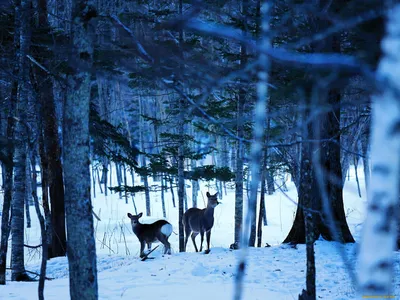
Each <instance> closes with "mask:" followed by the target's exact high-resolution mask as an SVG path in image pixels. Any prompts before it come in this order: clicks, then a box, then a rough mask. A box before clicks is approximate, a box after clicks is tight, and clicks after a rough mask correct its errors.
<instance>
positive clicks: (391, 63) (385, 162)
mask: <svg viewBox="0 0 400 300" xmlns="http://www.w3.org/2000/svg"><path fill="white" fill-rule="evenodd" d="M382 48H383V57H382V60H381V62H380V64H379V67H378V71H377V72H378V75H379V77H380V78H381V79H382V80H383V81H382V82H383V85H382V86H383V88H384V89H385V90H384V91H383V92H382V93H381V94H379V95H375V96H374V97H373V98H372V100H373V106H372V131H371V162H372V177H371V181H370V186H369V191H368V201H369V203H368V212H367V218H366V220H365V223H364V228H363V235H362V241H361V247H360V253H359V261H358V264H359V269H358V271H359V272H358V281H359V292H360V293H361V295H363V296H385V295H386V296H387V295H390V293H391V288H392V279H393V250H395V247H396V238H397V225H398V224H397V222H398V212H399V210H398V207H399V194H398V192H399V179H400V178H399V171H400V170H399V164H400V156H399V153H400V97H399V91H400V82H399V80H398V78H399V70H400V5H396V6H395V7H394V9H393V10H389V18H388V23H387V34H386V37H385V38H384V40H383V41H382Z"/></svg>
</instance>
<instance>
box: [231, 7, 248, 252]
mask: <svg viewBox="0 0 400 300" xmlns="http://www.w3.org/2000/svg"><path fill="white" fill-rule="evenodd" d="M245 14H246V12H245V11H244V12H243V15H245ZM246 63H247V48H246V45H245V44H242V45H241V49H240V66H241V67H244V66H245V65H246ZM245 102H246V90H245V89H244V88H243V87H240V90H239V96H238V101H237V115H236V120H237V129H236V133H237V138H238V140H237V141H236V168H235V169H236V172H235V220H234V222H235V232H234V241H233V248H235V249H237V248H239V246H240V240H241V235H242V234H241V232H242V223H243V177H244V173H243V164H244V163H243V157H244V145H243V141H242V139H243V137H244V105H245ZM246 243H247V242H246Z"/></svg>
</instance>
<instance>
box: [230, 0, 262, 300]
mask: <svg viewBox="0 0 400 300" xmlns="http://www.w3.org/2000/svg"><path fill="white" fill-rule="evenodd" d="M259 3H260V4H259V5H260V10H261V28H262V34H261V45H260V46H261V49H262V50H263V51H267V50H268V49H269V48H270V40H269V21H270V20H269V14H268V10H269V3H268V2H267V0H265V1H263V2H262V5H261V1H260V2H259ZM247 5H248V3H243V11H244V15H245V16H246V12H247V9H246V6H247ZM258 55H259V63H260V67H259V70H258V73H257V77H258V78H257V79H258V81H257V102H256V105H255V107H254V114H253V115H254V129H253V142H252V144H251V161H250V168H251V186H250V197H249V201H248V210H247V214H246V222H245V224H244V230H243V236H242V240H241V243H240V247H241V250H240V256H239V261H238V268H237V272H236V278H235V292H234V299H235V300H240V299H241V297H242V293H243V277H244V273H245V268H246V255H247V244H249V246H254V243H255V234H254V236H253V239H251V240H249V237H250V232H251V230H252V227H253V230H254V233H255V219H256V210H257V194H258V186H259V183H260V161H262V158H263V145H264V142H265V138H264V130H265V123H266V120H267V117H266V114H267V97H268V85H267V83H268V71H269V61H268V58H267V55H266V54H265V53H264V52H260V53H259V54H258ZM261 165H262V164H261Z"/></svg>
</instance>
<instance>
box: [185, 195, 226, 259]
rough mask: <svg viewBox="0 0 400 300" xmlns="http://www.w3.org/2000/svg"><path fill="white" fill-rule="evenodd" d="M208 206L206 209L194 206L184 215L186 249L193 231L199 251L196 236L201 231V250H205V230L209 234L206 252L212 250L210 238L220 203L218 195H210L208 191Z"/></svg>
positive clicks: (195, 246)
mask: <svg viewBox="0 0 400 300" xmlns="http://www.w3.org/2000/svg"><path fill="white" fill-rule="evenodd" d="M206 195H207V198H208V201H207V207H206V208H204V209H199V208H195V207H192V208H190V209H188V210H187V211H186V212H185V214H184V215H183V220H182V223H183V227H184V228H185V251H186V245H187V242H188V239H189V235H190V233H192V241H193V245H194V248H195V249H196V252H199V251H198V249H197V245H196V241H195V238H196V236H197V235H198V234H199V233H200V237H201V244H200V252H201V251H202V250H203V240H204V232H206V234H207V250H206V251H205V253H206V254H207V253H209V252H210V238H211V228H212V227H213V225H214V208H215V207H216V206H217V205H218V204H219V202H218V199H217V195H218V192H217V193H216V194H215V195H210V193H209V192H207V194H206Z"/></svg>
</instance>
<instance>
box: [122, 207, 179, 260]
mask: <svg viewBox="0 0 400 300" xmlns="http://www.w3.org/2000/svg"><path fill="white" fill-rule="evenodd" d="M142 215H143V213H140V214H138V215H132V214H130V213H128V217H129V219H131V225H132V230H133V232H134V233H135V235H136V236H137V238H138V239H139V242H140V257H141V258H143V257H145V256H146V255H145V254H144V247H145V244H147V248H148V250H149V251H151V244H152V243H156V242H161V243H162V244H163V245H164V254H166V253H168V254H171V244H170V243H169V242H168V238H169V236H170V235H171V233H172V225H171V224H170V223H169V222H168V221H166V220H158V221H156V222H154V223H152V224H142V223H140V222H139V219H140V218H141V217H142Z"/></svg>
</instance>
